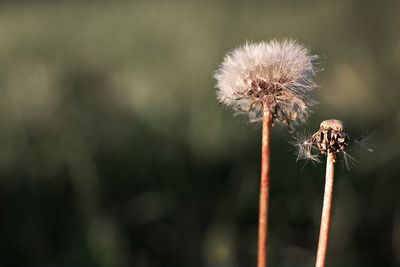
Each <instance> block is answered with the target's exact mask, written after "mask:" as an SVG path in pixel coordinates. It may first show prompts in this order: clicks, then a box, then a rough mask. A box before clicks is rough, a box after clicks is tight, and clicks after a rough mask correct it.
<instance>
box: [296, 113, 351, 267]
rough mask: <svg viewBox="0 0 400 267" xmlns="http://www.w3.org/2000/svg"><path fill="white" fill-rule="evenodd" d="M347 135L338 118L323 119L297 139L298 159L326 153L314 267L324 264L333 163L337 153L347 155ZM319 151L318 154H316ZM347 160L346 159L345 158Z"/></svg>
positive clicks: (313, 158) (329, 216) (321, 266)
mask: <svg viewBox="0 0 400 267" xmlns="http://www.w3.org/2000/svg"><path fill="white" fill-rule="evenodd" d="M349 139H350V138H349V135H348V134H347V132H346V130H345V127H344V123H343V122H342V121H340V120H333V119H332V120H325V121H323V122H322V123H321V124H320V128H319V130H318V131H317V132H316V133H314V134H313V135H312V136H311V137H309V138H308V139H305V140H301V139H298V141H300V142H298V143H297V145H298V149H299V151H298V159H309V160H312V161H319V158H318V156H319V155H326V156H327V158H326V175H325V193H324V201H323V207H322V216H321V228H320V233H319V241H318V249H317V259H316V264H315V266H316V267H323V266H325V258H326V250H327V245H328V236H329V225H330V220H331V206H332V191H333V178H334V165H335V162H336V160H337V158H338V156H339V155H343V156H344V158H345V159H347V158H348V157H349V155H348V154H347V152H346V149H347V147H348V145H349ZM318 153H319V155H318ZM345 161H346V162H347V160H345Z"/></svg>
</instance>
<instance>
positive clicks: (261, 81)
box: [214, 40, 318, 127]
mask: <svg viewBox="0 0 400 267" xmlns="http://www.w3.org/2000/svg"><path fill="white" fill-rule="evenodd" d="M317 59H318V57H317V56H316V55H310V54H309V51H308V49H306V48H305V47H304V46H302V45H300V44H299V43H298V42H296V41H294V40H283V41H278V40H271V41H269V42H260V43H252V42H247V43H246V44H244V45H243V46H241V47H239V48H236V49H234V50H232V51H230V52H229V53H228V54H227V55H226V56H225V58H224V60H223V62H222V64H221V66H220V68H219V69H218V70H217V71H216V73H215V75H214V77H215V79H216V80H217V84H216V88H217V98H218V100H219V102H220V103H222V104H225V105H227V106H229V107H231V108H233V109H234V110H235V111H237V112H239V113H242V112H245V113H247V114H248V115H249V116H250V118H251V119H252V120H258V119H260V118H261V116H262V112H263V111H269V112H270V113H271V115H272V118H273V119H275V120H278V121H280V122H283V123H284V124H286V125H287V126H289V127H291V126H292V124H298V123H302V122H304V121H306V120H307V118H308V114H309V112H310V106H311V105H312V104H314V103H315V102H314V101H313V100H312V99H311V96H310V93H311V92H312V91H313V89H314V88H315V87H316V84H315V83H314V81H313V77H314V75H315V73H316V67H315V61H316V60H317ZM266 109H267V110H266Z"/></svg>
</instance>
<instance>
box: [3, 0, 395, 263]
mask: <svg viewBox="0 0 400 267" xmlns="http://www.w3.org/2000/svg"><path fill="white" fill-rule="evenodd" d="M399 28H400V2H399V1H390V0H387V1H364V0H336V1H311V0H304V1H287V0H284V1H220V2H217V1H142V2H133V1H40V2H39V1H5V2H4V1H2V2H0V141H1V146H0V214H1V217H0V265H1V266H22V265H24V266H143V267H146V266H171V267H172V266H185V267H186V266H255V263H256V244H257V242H256V237H257V217H258V190H259V173H260V166H259V163H260V134H261V129H260V126H259V125H257V124H250V123H249V122H248V121H247V119H246V118H244V117H234V116H233V113H232V112H231V111H230V110H227V109H225V108H223V107H219V106H218V104H217V101H216V99H215V88H214V85H215V80H214V79H213V77H212V75H213V72H214V71H215V70H216V69H217V68H218V65H219V64H220V62H221V61H222V58H223V56H224V54H225V53H226V52H227V51H228V50H230V49H232V48H234V47H237V46H239V45H241V44H243V43H244V42H245V41H246V40H253V41H261V40H269V39H271V38H275V37H277V38H282V37H291V38H295V39H297V40H299V41H300V42H302V43H304V44H305V45H306V46H307V47H309V48H310V49H311V51H312V53H313V54H318V55H320V58H321V60H320V62H321V64H322V65H323V66H324V71H323V72H321V73H320V74H319V75H318V78H317V82H318V83H319V84H320V86H321V87H320V89H319V91H318V93H317V96H316V97H317V99H318V101H319V103H320V104H319V105H318V106H316V107H315V109H314V114H313V116H312V117H311V121H310V123H309V125H308V126H307V129H309V130H310V131H313V130H317V129H318V125H319V123H320V121H321V120H323V119H327V118H339V119H342V120H344V121H345V122H346V123H347V125H348V130H349V132H350V134H351V135H352V136H353V137H358V136H360V135H362V134H363V133H364V132H369V133H372V136H371V137H370V138H369V139H368V143H369V145H370V146H371V147H372V148H373V149H374V152H373V153H370V152H368V151H366V150H365V149H364V148H362V147H360V146H354V147H353V148H352V150H351V155H352V156H353V157H355V159H356V160H357V163H356V164H355V165H354V166H353V168H352V169H351V170H350V171H347V170H346V169H345V168H344V167H343V166H341V164H338V166H337V176H336V181H335V189H334V210H333V221H332V228H331V238H330V243H329V252H328V258H327V260H328V266H400V138H399V136H400V105H399V98H400V91H399V84H400V73H399V72H400V34H399ZM290 139H291V137H290V136H289V134H288V133H287V131H286V129H285V128H284V127H274V129H273V134H272V181H271V209H270V230H269V233H270V238H269V258H268V261H269V264H270V266H313V264H314V258H315V250H316V244H317V238H318V231H319V219H320V213H321V205H322V204H321V200H322V195H323V184H324V179H323V176H324V168H325V166H324V164H321V165H317V166H314V165H312V164H311V165H310V164H304V163H303V162H298V163H296V162H295V160H296V156H295V154H294V149H293V148H292V147H291V146H290V144H289V143H288V141H289V140H290Z"/></svg>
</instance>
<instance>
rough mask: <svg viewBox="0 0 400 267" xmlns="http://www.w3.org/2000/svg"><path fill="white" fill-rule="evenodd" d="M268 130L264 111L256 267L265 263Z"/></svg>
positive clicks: (269, 125) (261, 266) (268, 171)
mask: <svg viewBox="0 0 400 267" xmlns="http://www.w3.org/2000/svg"><path fill="white" fill-rule="evenodd" d="M270 130H271V114H270V112H269V111H264V113H263V123H262V150H261V183H260V207H259V221H258V264H257V266H258V267H265V266H266V263H267V236H268V201H269V176H270V164H269V162H270V160H269V158H270Z"/></svg>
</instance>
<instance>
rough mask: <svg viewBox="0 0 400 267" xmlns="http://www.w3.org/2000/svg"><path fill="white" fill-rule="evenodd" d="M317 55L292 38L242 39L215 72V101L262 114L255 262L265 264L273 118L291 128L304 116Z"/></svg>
mask: <svg viewBox="0 0 400 267" xmlns="http://www.w3.org/2000/svg"><path fill="white" fill-rule="evenodd" d="M317 58H318V57H317V56H315V55H310V54H309V51H308V50H307V49H306V48H305V47H303V46H302V45H300V44H298V43H297V42H296V41H293V40H284V41H277V40H272V41H269V42H261V43H246V44H245V45H244V46H242V47H239V48H237V49H234V50H232V51H231V52H229V53H228V54H227V55H226V56H225V58H224V60H223V62H222V64H221V66H220V68H219V69H218V70H217V72H216V74H215V76H214V77H215V78H216V79H217V85H216V87H217V98H218V100H219V102H220V103H222V104H225V105H227V106H229V107H231V108H232V109H233V110H235V111H236V112H238V113H246V114H248V116H249V118H250V120H251V121H260V120H262V127H263V130H262V149H261V150H262V154H261V183H260V206H259V228H258V267H265V266H266V254H267V225H268V201H269V176H270V163H269V162H270V128H271V125H272V124H273V122H275V121H278V122H280V123H282V124H284V125H286V126H287V127H288V128H289V129H290V130H293V129H294V127H295V126H296V125H298V124H300V123H303V122H305V121H306V120H307V119H308V116H309V113H310V106H311V105H312V104H314V103H315V102H314V101H313V100H312V99H311V96H310V95H311V93H312V91H313V90H314V88H315V87H316V85H315V83H314V81H313V77H314V75H315V73H316V71H317V69H316V67H315V64H314V63H315V61H316V60H317Z"/></svg>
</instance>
